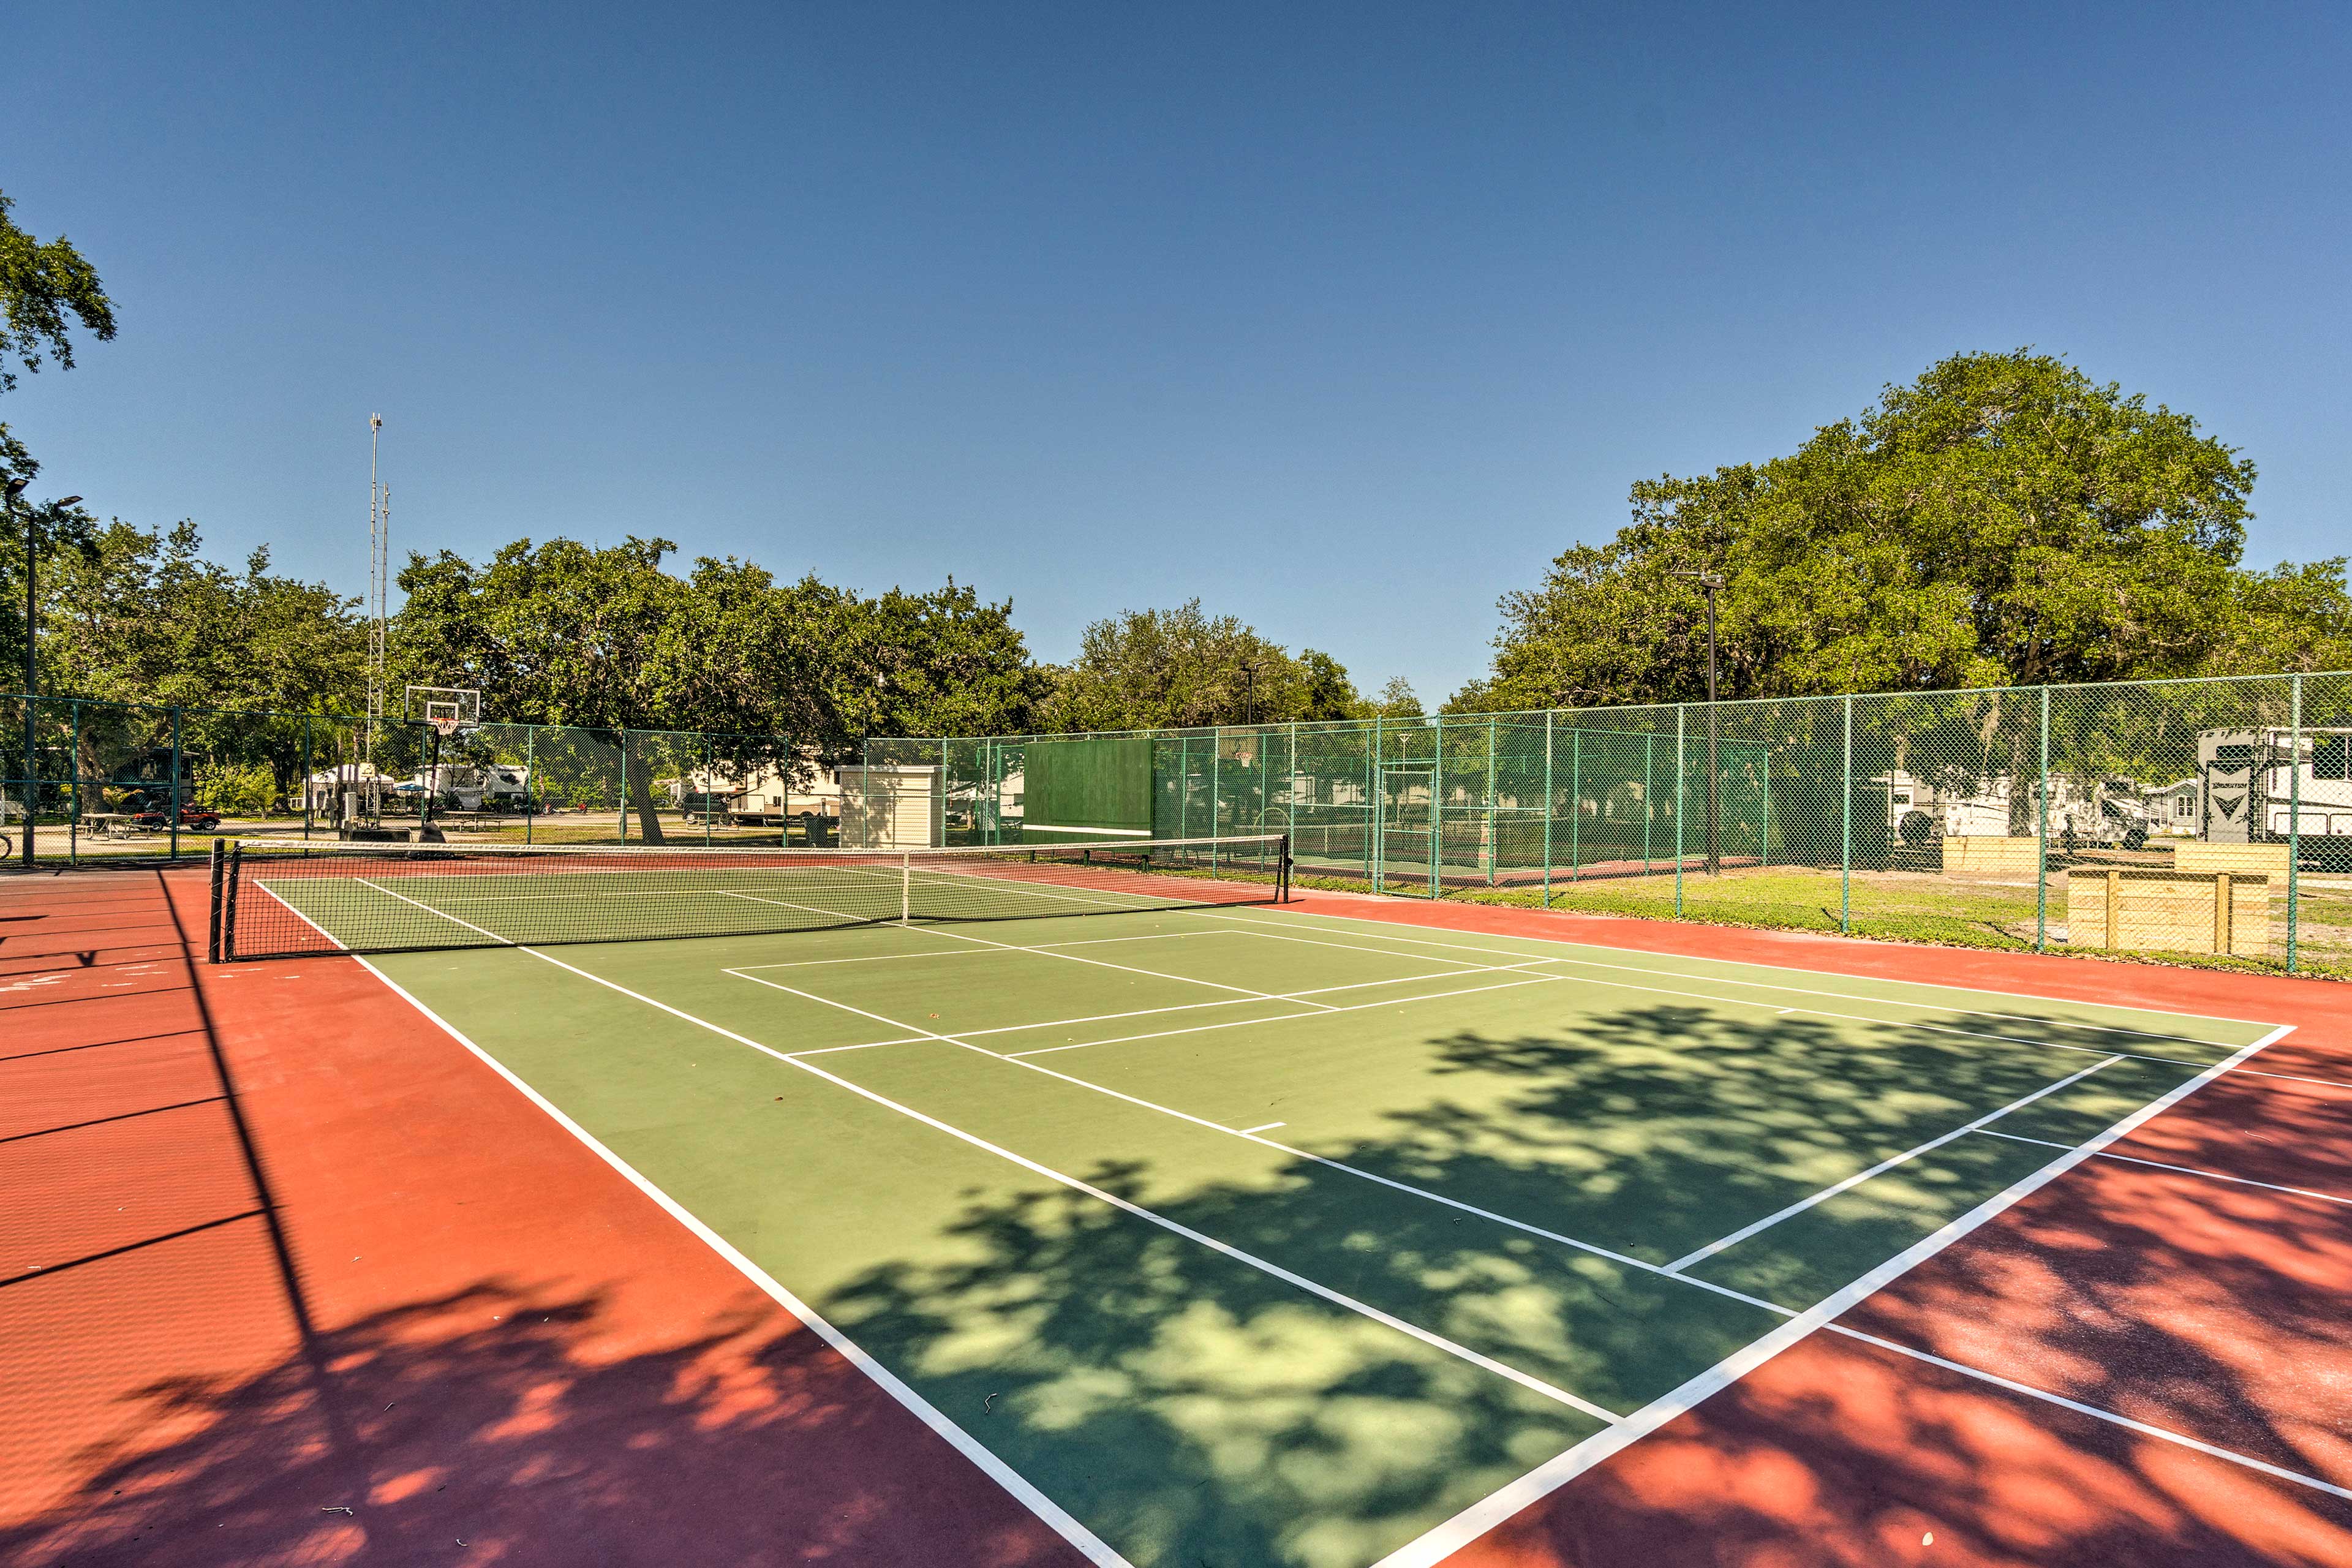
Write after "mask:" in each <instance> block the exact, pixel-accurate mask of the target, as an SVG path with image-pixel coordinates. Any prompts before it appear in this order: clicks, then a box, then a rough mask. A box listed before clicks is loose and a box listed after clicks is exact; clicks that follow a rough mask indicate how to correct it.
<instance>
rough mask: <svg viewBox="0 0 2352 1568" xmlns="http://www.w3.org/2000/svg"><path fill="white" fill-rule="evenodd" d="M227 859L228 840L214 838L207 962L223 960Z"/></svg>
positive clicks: (206, 927)
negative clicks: (223, 887) (223, 888)
mask: <svg viewBox="0 0 2352 1568" xmlns="http://www.w3.org/2000/svg"><path fill="white" fill-rule="evenodd" d="M305 787H308V783H307V781H305ZM227 860H228V846H227V842H226V840H224V839H219V838H215V839H214V840H213V855H212V889H213V893H212V902H211V904H210V905H209V906H208V907H207V908H206V910H205V914H206V916H207V917H208V918H207V919H206V921H205V963H219V962H220V961H221V872H222V870H223V869H224V868H226V864H227Z"/></svg>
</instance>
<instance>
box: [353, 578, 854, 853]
mask: <svg viewBox="0 0 2352 1568" xmlns="http://www.w3.org/2000/svg"><path fill="white" fill-rule="evenodd" d="M676 548H677V546H675V545H674V544H672V543H671V542H669V541H668V540H666V539H638V538H635V537H631V538H629V539H626V540H624V541H623V542H621V543H619V544H615V545H609V546H605V547H603V548H596V547H592V546H589V545H585V544H581V543H579V542H575V541H572V540H569V539H554V540H550V541H548V542H545V543H544V544H534V543H532V542H530V540H527V539H520V540H517V541H515V542H513V543H511V544H509V545H507V546H505V547H504V548H502V549H501V550H499V552H497V554H495V555H494V556H492V557H491V559H490V560H489V562H488V563H487V564H484V565H481V566H476V565H475V564H474V563H471V562H468V561H467V560H466V559H465V558H464V557H462V556H459V555H457V554H455V553H453V552H448V551H443V552H440V553H439V554H438V555H436V556H434V557H431V558H429V559H428V558H426V557H425V556H422V555H411V556H410V557H409V561H408V564H407V566H406V567H405V568H404V570H403V571H402V572H401V574H400V587H401V589H402V591H403V592H404V593H405V594H406V595H407V596H408V597H407V602H406V604H405V605H404V606H403V607H402V609H401V612H400V616H399V632H398V637H397V647H398V655H399V663H400V667H401V669H402V671H403V673H404V679H407V680H410V681H414V682H415V683H417V684H420V685H436V686H469V687H477V688H479V689H481V690H482V692H483V703H484V712H485V716H486V717H488V718H491V719H494V720H496V721H511V722H520V723H538V724H563V725H573V726H578V727H580V728H583V729H584V730H587V731H591V732H592V734H593V737H594V738H595V739H596V740H597V741H598V742H601V743H602V744H604V745H605V746H608V747H611V748H615V749H620V748H626V750H625V752H624V755H625V759H626V764H627V774H628V802H629V805H630V806H631V807H632V808H634V809H635V812H636V814H637V817H638V821H639V823H640V825H641V826H642V828H643V831H644V834H645V837H646V841H647V842H648V843H656V844H657V843H660V842H661V841H662V830H661V824H660V822H659V820H658V819H657V817H656V815H655V804H654V797H653V784H654V779H655V777H656V773H664V772H670V773H676V772H679V771H682V770H684V769H685V768H688V767H693V766H698V765H701V764H702V763H704V762H705V761H706V760H708V761H710V762H715V763H727V764H733V765H737V766H743V765H750V764H754V763H776V764H780V765H783V766H786V767H793V766H796V765H800V764H798V763H796V762H795V760H794V758H793V755H792V753H791V752H790V751H789V750H788V749H787V747H786V746H785V745H784V744H782V741H783V739H784V738H785V737H790V738H791V739H793V740H796V741H802V742H815V743H818V744H823V743H824V742H827V741H829V740H834V739H835V738H836V737H838V736H839V735H840V733H841V725H840V721H839V718H838V716H837V715H836V714H835V713H834V712H833V711H832V710H830V709H829V708H828V707H826V706H825V704H824V699H823V683H822V681H821V680H820V679H815V671H814V668H813V667H814V665H815V664H816V662H817V659H818V657H819V653H820V650H821V648H822V647H823V646H824V638H825V636H826V632H827V630H828V627H829V625H830V622H829V620H828V619H827V617H826V616H825V615H824V613H823V612H824V608H825V606H824V605H819V604H813V603H811V602H810V597H809V595H803V594H795V593H790V592H786V593H779V592H778V591H777V589H776V586H775V583H774V580H773V579H772V577H771V576H770V574H768V573H767V572H765V571H764V570H762V569H761V568H759V567H757V566H753V565H751V564H748V563H743V562H740V561H735V560H732V559H729V560H712V559H709V558H707V557H706V558H704V559H701V560H698V561H697V562H696V563H695V567H694V571H693V572H692V574H690V575H688V576H686V577H682V578H681V577H677V576H673V575H672V574H669V573H667V572H665V571H663V570H662V561H663V559H664V558H665V557H666V556H667V555H668V554H669V553H670V552H672V551H673V550H675V549H676ZM678 729H688V730H696V731H715V732H718V733H719V734H720V735H724V736H727V737H729V739H728V740H725V741H721V742H717V748H718V749H717V752H715V754H707V753H705V752H704V751H703V750H702V745H703V743H702V742H700V741H699V739H698V740H696V741H694V742H668V741H667V740H665V739H664V738H663V737H662V736H661V735H658V734H655V733H649V732H653V731H672V730H678ZM630 731H643V732H648V733H635V734H633V733H629V732H630ZM680 744H684V745H685V747H686V750H685V751H680V750H679V749H678V748H679V745H680Z"/></svg>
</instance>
